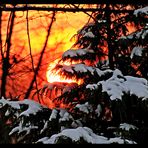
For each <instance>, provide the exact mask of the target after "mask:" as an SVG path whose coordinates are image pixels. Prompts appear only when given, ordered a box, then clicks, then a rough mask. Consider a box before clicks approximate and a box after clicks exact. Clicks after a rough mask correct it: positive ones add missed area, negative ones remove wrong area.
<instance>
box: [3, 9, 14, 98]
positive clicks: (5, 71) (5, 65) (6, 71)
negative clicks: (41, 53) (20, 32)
mask: <svg viewBox="0 0 148 148" xmlns="http://www.w3.org/2000/svg"><path fill="white" fill-rule="evenodd" d="M14 19H15V11H12V12H11V15H10V25H8V26H7V27H8V29H7V30H8V31H9V33H8V34H7V41H6V43H7V44H6V45H7V47H6V50H5V52H6V55H4V58H3V59H2V60H3V62H2V83H1V96H3V97H5V96H6V84H7V76H8V75H9V68H10V67H11V65H10V49H11V38H12V33H13V27H14ZM8 24H9V23H8Z"/></svg>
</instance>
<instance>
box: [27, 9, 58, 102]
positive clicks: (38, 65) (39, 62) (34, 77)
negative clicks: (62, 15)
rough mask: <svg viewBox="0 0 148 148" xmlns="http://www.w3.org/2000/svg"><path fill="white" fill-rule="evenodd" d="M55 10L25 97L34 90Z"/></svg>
mask: <svg viewBox="0 0 148 148" xmlns="http://www.w3.org/2000/svg"><path fill="white" fill-rule="evenodd" d="M55 14H56V13H55V12H53V15H52V18H51V22H50V24H49V26H48V31H47V36H46V40H45V43H44V46H43V49H42V52H41V54H40V57H39V61H38V64H37V67H36V69H35V72H34V75H33V79H32V81H31V83H30V86H29V88H28V90H27V92H26V95H25V99H27V98H28V97H29V96H30V93H31V91H32V88H33V84H34V82H35V81H36V78H37V75H38V72H39V70H40V66H41V64H42V60H43V55H44V53H45V50H46V47H47V43H48V39H49V36H50V32H51V27H52V25H53V22H54V18H55Z"/></svg>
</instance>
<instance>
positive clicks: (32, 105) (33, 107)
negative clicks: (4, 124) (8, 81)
mask: <svg viewBox="0 0 148 148" xmlns="http://www.w3.org/2000/svg"><path fill="white" fill-rule="evenodd" d="M0 104H1V106H5V105H6V104H8V105H9V106H11V108H13V109H16V110H20V109H21V107H20V106H21V105H26V106H27V107H28V108H27V109H26V110H25V111H23V112H22V113H21V114H20V115H19V116H29V115H31V114H33V115H36V113H37V112H38V111H41V110H42V109H43V106H41V105H40V104H39V103H37V102H35V101H32V100H29V99H25V100H23V101H11V100H10V101H8V100H6V99H4V98H3V97H2V99H0ZM6 114H8V112H7V113H6Z"/></svg>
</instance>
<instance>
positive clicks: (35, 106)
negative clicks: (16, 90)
mask: <svg viewBox="0 0 148 148" xmlns="http://www.w3.org/2000/svg"><path fill="white" fill-rule="evenodd" d="M19 104H26V105H27V106H28V109H27V110H26V111H24V112H22V113H21V114H20V116H30V115H31V114H33V115H36V113H37V112H39V111H41V110H42V109H43V107H42V106H41V105H40V104H39V103H37V102H35V101H32V100H28V99H25V100H23V101H19Z"/></svg>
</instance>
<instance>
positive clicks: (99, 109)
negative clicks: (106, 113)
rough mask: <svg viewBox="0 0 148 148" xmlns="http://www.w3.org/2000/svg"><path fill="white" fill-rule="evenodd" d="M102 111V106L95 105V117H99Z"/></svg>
mask: <svg viewBox="0 0 148 148" xmlns="http://www.w3.org/2000/svg"><path fill="white" fill-rule="evenodd" d="M101 112H102V107H101V105H100V104H98V105H97V109H96V110H95V113H96V114H97V117H100V115H101Z"/></svg>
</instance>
